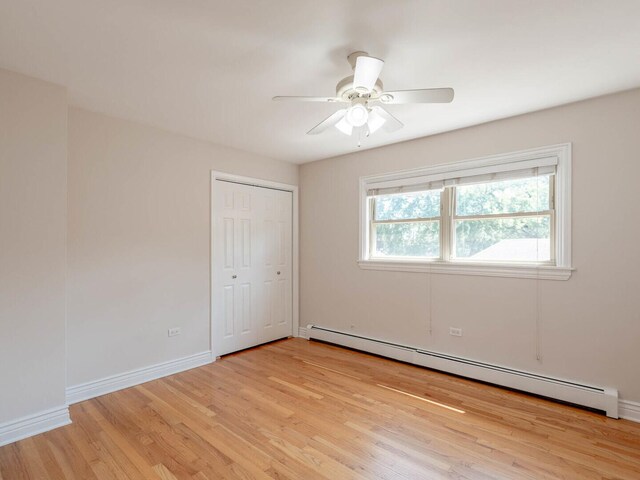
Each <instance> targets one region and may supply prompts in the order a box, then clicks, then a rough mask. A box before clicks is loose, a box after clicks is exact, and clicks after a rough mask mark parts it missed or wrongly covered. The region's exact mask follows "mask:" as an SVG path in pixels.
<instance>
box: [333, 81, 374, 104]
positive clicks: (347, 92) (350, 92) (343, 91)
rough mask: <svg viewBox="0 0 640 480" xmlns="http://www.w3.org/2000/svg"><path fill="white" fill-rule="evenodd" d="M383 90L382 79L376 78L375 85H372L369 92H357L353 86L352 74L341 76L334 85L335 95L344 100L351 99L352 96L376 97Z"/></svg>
mask: <svg viewBox="0 0 640 480" xmlns="http://www.w3.org/2000/svg"><path fill="white" fill-rule="evenodd" d="M383 91H384V88H383V86H382V80H380V79H378V80H377V81H376V84H375V86H374V87H373V90H371V92H369V93H365V94H362V93H360V92H358V91H357V90H356V89H355V88H354V87H353V75H350V76H348V77H345V78H343V79H342V80H340V81H339V82H338V84H337V85H336V97H339V98H342V99H344V100H346V101H351V100H353V99H354V98H358V97H362V98H366V99H369V98H371V99H374V98H378V97H379V96H380V94H381V93H382V92H383Z"/></svg>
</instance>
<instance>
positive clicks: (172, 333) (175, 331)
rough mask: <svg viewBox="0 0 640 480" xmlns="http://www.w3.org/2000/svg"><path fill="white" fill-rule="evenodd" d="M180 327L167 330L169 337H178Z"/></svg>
mask: <svg viewBox="0 0 640 480" xmlns="http://www.w3.org/2000/svg"><path fill="white" fill-rule="evenodd" d="M180 333H181V332H180V327H174V328H170V329H169V336H170V337H175V336H176V335H180Z"/></svg>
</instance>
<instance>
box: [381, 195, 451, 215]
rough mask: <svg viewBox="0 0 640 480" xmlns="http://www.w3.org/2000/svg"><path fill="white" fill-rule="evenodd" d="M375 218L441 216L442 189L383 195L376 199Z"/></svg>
mask: <svg viewBox="0 0 640 480" xmlns="http://www.w3.org/2000/svg"><path fill="white" fill-rule="evenodd" d="M374 201H375V202H376V204H375V220H406V219H412V218H430V217H439V216H440V190H429V191H426V192H413V193H398V194H394V195H381V196H379V197H376V198H375V200H374Z"/></svg>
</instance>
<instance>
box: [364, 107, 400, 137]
mask: <svg viewBox="0 0 640 480" xmlns="http://www.w3.org/2000/svg"><path fill="white" fill-rule="evenodd" d="M371 110H373V111H374V112H376V113H377V114H378V115H380V116H381V117H382V118H384V120H385V122H384V123H383V124H382V129H383V130H386V131H387V132H395V131H396V130H400V129H401V128H402V127H404V123H402V122H401V121H400V120H398V119H397V118H396V117H394V116H393V115H391V114H390V113H389V112H387V111H386V110H385V109H384V108H382V107H379V106H377V105H376V106H373V107H371Z"/></svg>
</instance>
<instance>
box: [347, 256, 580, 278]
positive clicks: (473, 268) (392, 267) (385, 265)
mask: <svg viewBox="0 0 640 480" xmlns="http://www.w3.org/2000/svg"><path fill="white" fill-rule="evenodd" d="M358 266H359V267H360V268H362V269H363V270H387V271H391V272H416V273H420V272H423V273H429V272H430V273H438V274H445V275H479V276H484V277H505V278H532V279H540V280H569V278H571V273H572V272H573V268H571V267H556V266H535V265H508V264H486V263H485V264H475V263H457V262H456V263H453V262H452V263H443V262H421V261H403V260H359V261H358Z"/></svg>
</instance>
